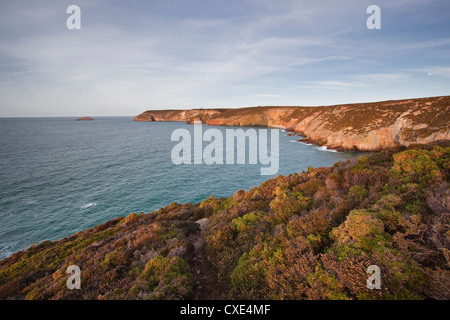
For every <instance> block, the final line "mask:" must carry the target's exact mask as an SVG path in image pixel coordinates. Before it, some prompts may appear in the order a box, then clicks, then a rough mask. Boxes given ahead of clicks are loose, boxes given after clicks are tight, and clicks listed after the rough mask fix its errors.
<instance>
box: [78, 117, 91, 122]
mask: <svg viewBox="0 0 450 320" xmlns="http://www.w3.org/2000/svg"><path fill="white" fill-rule="evenodd" d="M86 120H94V119H92V118H91V117H81V118H78V119H77V121H86Z"/></svg>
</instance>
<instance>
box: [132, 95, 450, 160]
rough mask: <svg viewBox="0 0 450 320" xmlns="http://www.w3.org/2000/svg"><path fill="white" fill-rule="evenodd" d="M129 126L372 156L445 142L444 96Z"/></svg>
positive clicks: (197, 112)
mask: <svg viewBox="0 0 450 320" xmlns="http://www.w3.org/2000/svg"><path fill="white" fill-rule="evenodd" d="M134 120H135V121H185V122H187V123H193V122H194V121H197V120H201V121H202V122H203V123H206V124H209V125H227V126H267V127H283V128H286V129H287V130H290V131H293V132H296V133H299V134H300V135H302V136H304V137H305V138H304V139H303V141H306V142H312V143H315V144H319V145H325V146H327V147H329V148H333V149H341V150H356V149H357V150H361V151H376V150H381V149H385V148H390V147H394V146H397V145H404V146H408V145H411V144H416V143H417V144H426V143H429V142H435V141H439V140H449V139H450V96H443V97H432V98H421V99H408V100H396V101H383V102H374V103H359V104H346V105H334V106H323V107H254V108H239V109H193V110H157V111H154V110H149V111H146V112H144V113H142V114H140V115H138V116H136V117H135V119H134Z"/></svg>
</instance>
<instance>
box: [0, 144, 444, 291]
mask: <svg viewBox="0 0 450 320" xmlns="http://www.w3.org/2000/svg"><path fill="white" fill-rule="evenodd" d="M449 178H450V147H448V146H442V145H441V146H434V147H431V146H430V147H426V146H411V147H410V148H408V149H406V150H397V151H396V152H395V151H385V152H381V153H378V154H373V155H370V156H364V157H360V158H359V159H358V160H357V161H355V162H350V161H347V162H339V163H337V164H335V165H334V166H333V167H330V168H316V169H312V168H309V169H308V171H307V172H302V173H293V174H291V175H289V176H278V177H276V178H273V179H270V180H267V181H265V182H264V183H263V184H261V185H260V186H259V187H254V188H252V189H250V190H248V191H246V192H244V191H242V190H240V191H238V192H237V193H236V194H235V195H234V196H233V197H230V198H226V199H218V198H215V197H213V196H211V197H210V198H208V199H206V200H205V201H203V202H201V203H199V204H194V205H192V204H183V205H180V204H176V203H172V204H171V205H169V206H167V207H165V208H162V209H160V210H159V211H158V212H152V213H150V214H131V215H130V216H128V217H126V218H117V219H114V220H112V221H110V222H107V223H105V224H103V225H101V226H98V227H96V228H93V229H90V230H86V231H83V232H80V233H77V234H75V235H72V236H70V237H68V238H65V239H62V240H60V241H57V242H50V241H46V242H44V243H42V244H40V245H38V246H35V247H32V248H30V249H28V250H26V251H24V252H19V253H16V254H14V255H13V256H12V257H10V258H7V259H4V260H3V261H0V298H1V299H6V298H12V299H24V298H27V299H189V298H193V297H195V296H196V294H195V293H196V291H198V290H199V287H201V286H202V285H203V284H202V283H200V284H199V285H196V283H197V282H198V281H200V282H201V281H204V278H202V277H205V276H207V277H208V278H209V279H211V281H212V283H213V284H214V285H213V287H212V288H211V287H209V289H208V290H213V291H214V292H215V293H218V294H217V295H215V296H221V297H225V298H238V299H424V298H433V299H450V254H449V249H450V228H449V224H450V221H449V219H450V218H449V212H450V191H449V185H450V183H449ZM198 219H202V220H204V221H207V223H205V224H204V226H203V227H202V229H201V230H200V229H199V224H197V223H196V221H197V220H198ZM199 254H202V255H203V256H204V257H205V258H206V263H207V269H206V270H202V272H206V275H202V277H199V276H198V274H199V270H196V268H198V260H196V258H197V256H198V255H199ZM70 264H77V265H79V266H80V267H81V270H82V290H73V291H70V290H67V288H66V286H65V281H66V279H67V274H66V273H65V270H66V268H67V267H68V266H69V265H70ZM370 265H377V266H379V267H380V269H381V283H382V285H381V289H380V290H369V289H368V288H367V286H366V280H367V278H368V274H367V273H366V271H367V267H368V266H370Z"/></svg>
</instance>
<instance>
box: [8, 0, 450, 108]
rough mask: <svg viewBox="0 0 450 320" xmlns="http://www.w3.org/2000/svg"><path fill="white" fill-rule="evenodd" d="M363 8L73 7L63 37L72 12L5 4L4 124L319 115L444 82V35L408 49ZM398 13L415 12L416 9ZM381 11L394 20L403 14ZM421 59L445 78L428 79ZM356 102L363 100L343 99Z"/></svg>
mask: <svg viewBox="0 0 450 320" xmlns="http://www.w3.org/2000/svg"><path fill="white" fill-rule="evenodd" d="M366 2H367V3H365V1H359V0H358V1H357V0H350V1H348V2H347V1H346V2H345V3H340V4H337V3H336V2H335V1H331V0H326V1H323V2H322V1H321V2H320V3H316V2H314V3H313V2H311V1H283V2H278V1H277V2H274V1H268V0H264V1H256V0H246V1H230V2H227V3H226V5H225V4H224V3H223V2H221V1H201V0H199V1H197V2H195V3H192V4H191V6H188V5H186V4H185V3H184V2H183V1H175V0H174V1H173V2H172V1H171V2H170V5H169V4H168V3H166V2H161V1H131V2H129V3H127V5H125V3H121V2H116V1H102V2H90V1H85V0H80V1H78V5H79V6H80V7H81V9H82V29H81V30H79V31H69V30H67V28H65V19H66V18H67V16H68V15H67V14H66V13H65V9H66V7H67V6H68V5H69V4H71V3H69V1H40V0H37V1H35V2H33V3H32V4H28V5H24V3H22V2H4V3H2V4H0V29H1V30H0V37H1V40H2V41H0V96H1V97H2V99H1V101H0V116H7V115H78V114H92V115H108V114H130V115H133V114H136V113H139V112H141V111H142V110H144V109H147V108H166V107H171V108H186V107H199V106H210V107H215V106H241V105H244V104H248V105H259V104H261V105H263V104H265V103H271V104H277V101H279V104H291V105H295V104H296V105H301V104H307V103H309V104H312V103H314V104H321V103H324V102H327V101H332V100H333V97H334V99H336V100H338V99H341V100H342V99H352V98H353V99H365V98H364V97H366V99H369V98H370V97H371V95H372V93H371V90H373V88H375V87H376V88H377V90H378V92H389V90H390V89H391V88H393V86H397V88H399V90H398V92H397V94H398V95H400V94H401V95H403V96H404V95H407V94H409V92H410V91H411V92H417V90H414V88H411V89H407V90H406V89H404V88H403V87H402V85H403V84H405V83H407V82H408V81H409V79H411V78H414V77H415V73H417V72H414V71H412V70H422V69H423V70H427V71H426V72H427V73H430V74H433V75H441V76H442V77H447V75H448V67H445V66H448V65H449V58H448V57H445V56H444V55H443V52H445V51H446V50H447V51H448V49H449V47H450V38H449V37H448V35H447V36H446V35H443V34H442V33H439V34H438V35H435V36H433V31H432V30H433V26H432V25H431V26H430V30H428V31H422V32H421V33H420V36H419V37H417V39H416V40H414V41H411V36H410V35H411V34H412V33H413V32H414V31H415V30H411V33H410V34H409V38H408V40H404V39H403V38H402V36H401V35H398V34H396V33H395V32H389V30H385V29H382V30H381V31H380V32H378V33H376V32H372V33H371V32H370V31H368V30H367V28H366V27H365V19H366V18H367V14H366V13H365V8H366V7H367V5H368V4H370V3H369V1H366ZM402 3H405V5H407V4H409V6H408V10H409V12H411V11H414V8H415V7H417V6H419V7H420V9H421V10H422V6H421V5H420V3H419V2H417V1H407V0H402ZM380 5H381V6H383V5H385V6H386V8H389V10H391V11H388V12H389V15H390V16H392V15H393V12H397V13H398V14H400V13H401V12H402V8H401V7H400V6H393V5H392V4H391V3H390V2H388V1H382V3H380ZM438 9H441V11H442V8H439V7H437V9H433V10H434V11H436V10H438ZM433 10H431V11H426V10H422V11H421V14H424V15H425V16H426V17H432V16H433V14H434V11H433ZM383 21H384V20H383ZM430 23H431V22H430ZM440 23H441V24H442V20H441V22H440ZM386 24H387V25H390V24H389V23H388V22H386ZM431 24H432V23H431ZM440 27H442V26H440ZM391 28H392V27H391ZM405 57H406V58H405ZM427 57H430V58H431V57H432V58H433V59H434V63H435V64H436V65H442V66H444V67H436V68H429V67H427V65H428V64H429V62H428V61H426V58H427ZM383 88H385V89H386V90H383ZM426 88H427V87H426V86H422V87H421V88H420V89H419V90H422V92H423V93H422V94H423V95H426V94H427V92H426V91H425V89H426ZM400 89H401V90H400ZM355 90H358V92H359V96H357V95H355V94H353V95H350V93H352V92H354V91H355ZM324 93H326V94H324ZM442 94H445V92H443V93H442ZM403 96H399V98H400V97H403ZM386 97H389V98H391V96H388V94H387V93H386ZM380 98H381V99H382V98H383V97H380ZM277 99H279V100H277Z"/></svg>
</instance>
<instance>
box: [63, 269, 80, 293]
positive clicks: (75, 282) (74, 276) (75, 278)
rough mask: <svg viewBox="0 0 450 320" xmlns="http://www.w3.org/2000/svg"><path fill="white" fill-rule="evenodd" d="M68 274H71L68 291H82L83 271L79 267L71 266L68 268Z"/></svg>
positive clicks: (68, 279)
mask: <svg viewBox="0 0 450 320" xmlns="http://www.w3.org/2000/svg"><path fill="white" fill-rule="evenodd" d="M66 272H67V273H68V274H70V276H69V277H68V278H67V282H66V285H67V289H69V290H73V289H81V270H80V267H79V266H76V265H71V266H69V267H68V268H67V270H66Z"/></svg>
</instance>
